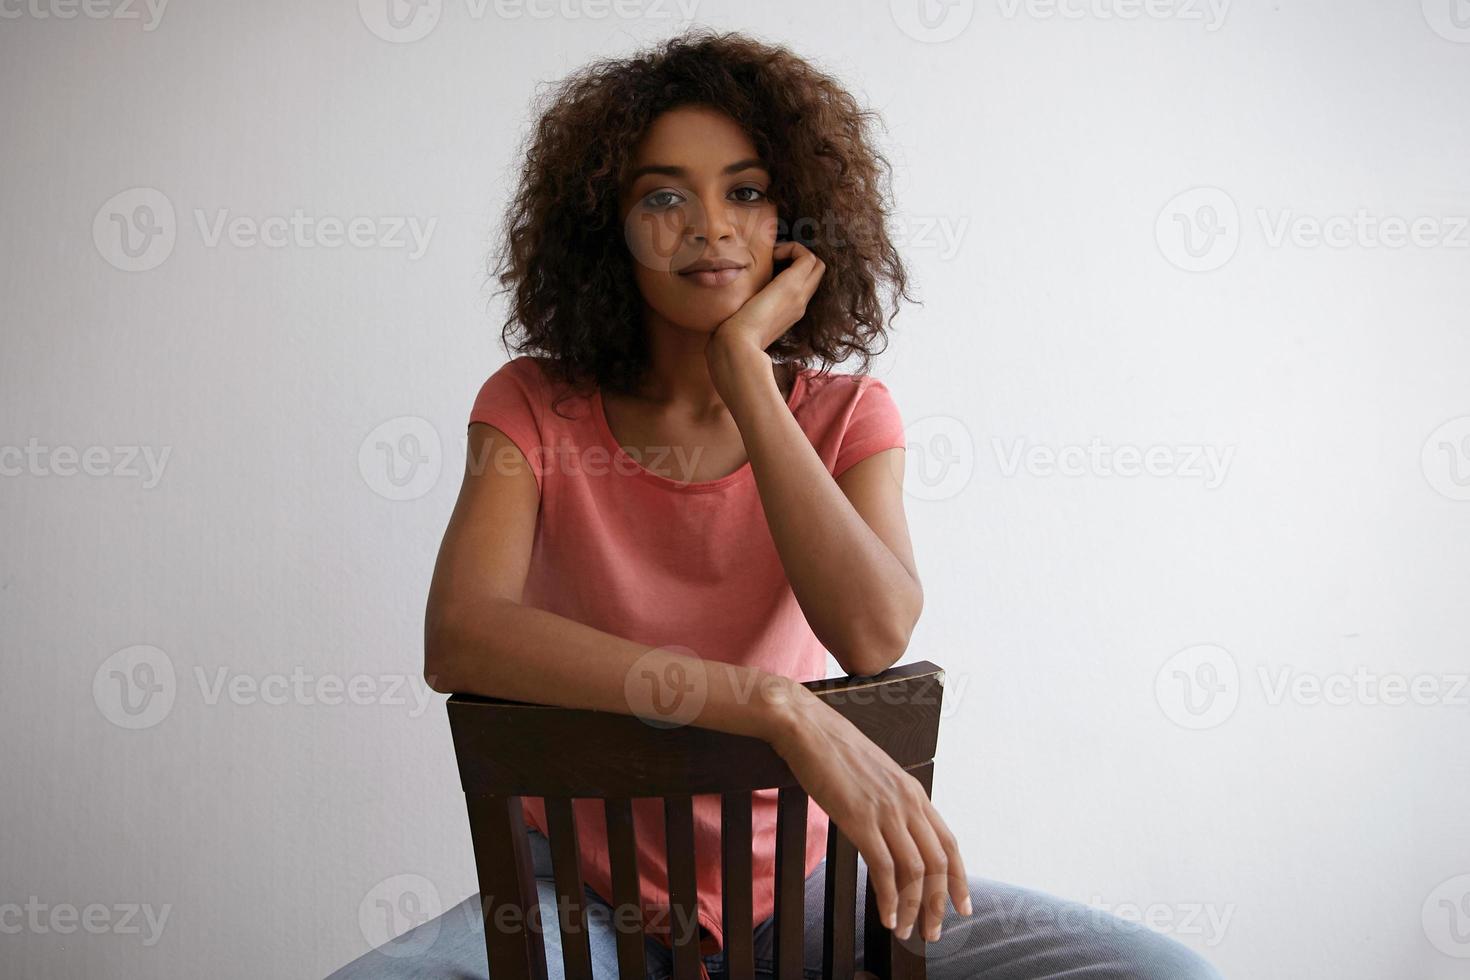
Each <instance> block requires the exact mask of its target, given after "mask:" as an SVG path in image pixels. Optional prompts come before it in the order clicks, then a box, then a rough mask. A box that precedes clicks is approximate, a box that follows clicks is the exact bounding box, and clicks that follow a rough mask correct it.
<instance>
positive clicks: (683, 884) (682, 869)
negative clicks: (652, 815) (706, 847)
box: [664, 796, 701, 980]
mask: <svg viewBox="0 0 1470 980" xmlns="http://www.w3.org/2000/svg"><path fill="white" fill-rule="evenodd" d="M664 844H665V847H666V849H667V851H668V869H669V929H670V932H671V935H670V936H669V939H670V945H671V946H672V947H673V950H674V972H673V976H674V980H699V961H700V958H701V954H700V952H699V900H698V898H697V895H696V893H697V885H696V884H695V876H694V801H693V799H692V798H690V797H688V796H669V797H666V798H665V799H664Z"/></svg>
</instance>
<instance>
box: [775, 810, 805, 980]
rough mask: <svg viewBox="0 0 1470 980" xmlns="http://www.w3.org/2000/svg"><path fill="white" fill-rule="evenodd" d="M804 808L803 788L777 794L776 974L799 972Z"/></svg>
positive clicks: (800, 965)
mask: <svg viewBox="0 0 1470 980" xmlns="http://www.w3.org/2000/svg"><path fill="white" fill-rule="evenodd" d="M806 811H807V795H806V791H805V790H803V789H799V788H795V787H791V786H783V787H782V788H781V790H780V791H779V792H778V793H777V795H776V907H775V910H774V913H773V915H774V918H775V920H776V921H775V929H776V931H775V935H774V936H773V937H772V938H773V942H772V949H771V961H772V963H773V965H774V966H775V968H776V969H775V972H776V976H778V977H799V976H801V975H802V967H803V960H804V959H805V955H804V954H805V942H804V939H803V933H804V932H805V929H804V926H805V924H806Z"/></svg>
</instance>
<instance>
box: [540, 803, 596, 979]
mask: <svg viewBox="0 0 1470 980" xmlns="http://www.w3.org/2000/svg"><path fill="white" fill-rule="evenodd" d="M545 803H546V829H547V831H548V832H549V833H550V837H551V868H552V875H553V877H554V878H555V879H556V895H557V908H558V910H559V911H558V913H557V914H558V916H559V921H558V925H559V927H560V929H561V949H562V969H563V971H564V973H565V976H566V978H567V980H592V947H591V943H590V941H589V936H588V933H587V893H586V891H585V890H584V888H583V886H582V845H581V843H580V842H579V841H578V840H577V816H576V813H575V811H574V810H573V809H572V801H571V799H570V798H569V797H565V796H562V797H552V798H548V799H547V800H545ZM561 909H565V910H566V911H565V912H562V911H560V910H561Z"/></svg>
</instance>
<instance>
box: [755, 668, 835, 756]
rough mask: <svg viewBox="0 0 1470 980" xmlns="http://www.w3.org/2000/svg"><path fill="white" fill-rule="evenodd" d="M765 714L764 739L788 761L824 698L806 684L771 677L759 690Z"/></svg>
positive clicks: (773, 675) (775, 676) (776, 675)
mask: <svg viewBox="0 0 1470 980" xmlns="http://www.w3.org/2000/svg"><path fill="white" fill-rule="evenodd" d="M759 691H760V694H759V698H760V704H761V709H762V714H763V719H764V721H763V725H764V730H763V732H762V737H763V738H764V739H765V741H766V742H767V743H768V744H769V745H770V746H771V748H772V749H774V750H775V752H776V754H777V755H779V756H781V757H782V758H785V757H786V756H787V753H788V751H789V747H790V746H791V744H792V743H793V742H795V741H796V739H798V738H799V737H800V736H801V735H802V734H803V733H804V732H805V731H806V730H807V729H808V728H809V722H808V718H809V717H810V713H811V711H812V709H813V708H814V707H819V706H820V705H821V699H819V698H818V697H817V696H816V695H815V694H813V693H812V692H811V689H810V688H808V687H807V686H806V685H805V684H800V683H798V682H796V681H794V680H792V679H791V678H789V677H785V676H782V675H780V674H768V675H767V676H766V677H765V678H764V679H763V682H762V683H761V685H760V687H759Z"/></svg>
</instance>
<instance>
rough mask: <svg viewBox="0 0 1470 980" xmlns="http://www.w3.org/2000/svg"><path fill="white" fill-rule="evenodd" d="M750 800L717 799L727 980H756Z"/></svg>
mask: <svg viewBox="0 0 1470 980" xmlns="http://www.w3.org/2000/svg"><path fill="white" fill-rule="evenodd" d="M750 800H751V797H750V794H749V793H726V794H724V795H723V796H722V797H721V798H720V801H721V802H720V887H721V890H722V893H723V895H724V903H725V907H724V909H723V912H724V919H723V922H722V927H723V929H724V936H725V941H724V949H725V972H726V976H727V977H728V978H729V980H755V946H754V930H755V926H754V924H753V923H752V922H751V903H752V901H753V896H752V894H751V891H752V885H753V878H754V874H753V872H752V870H751V863H752V850H751V833H750Z"/></svg>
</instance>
